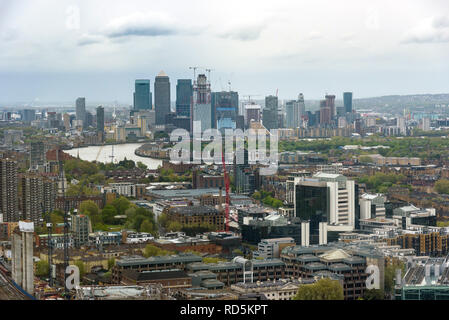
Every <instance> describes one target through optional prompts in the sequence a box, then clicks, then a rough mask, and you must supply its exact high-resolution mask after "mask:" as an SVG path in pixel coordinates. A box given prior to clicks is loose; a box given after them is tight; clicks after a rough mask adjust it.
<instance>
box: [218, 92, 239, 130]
mask: <svg viewBox="0 0 449 320" xmlns="http://www.w3.org/2000/svg"><path fill="white" fill-rule="evenodd" d="M211 101H212V127H213V128H216V129H219V130H220V129H225V128H229V129H235V128H236V125H237V116H238V112H239V94H238V93H237V92H235V91H221V92H212V96H211Z"/></svg>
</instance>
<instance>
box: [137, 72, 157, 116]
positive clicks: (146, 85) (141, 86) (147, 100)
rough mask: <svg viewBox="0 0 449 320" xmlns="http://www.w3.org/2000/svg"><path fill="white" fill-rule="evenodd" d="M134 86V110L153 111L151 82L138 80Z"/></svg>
mask: <svg viewBox="0 0 449 320" xmlns="http://www.w3.org/2000/svg"><path fill="white" fill-rule="evenodd" d="M134 86H135V88H134V110H149V109H152V101H153V99H152V95H151V91H150V80H148V79H137V80H136V82H135V84H134Z"/></svg>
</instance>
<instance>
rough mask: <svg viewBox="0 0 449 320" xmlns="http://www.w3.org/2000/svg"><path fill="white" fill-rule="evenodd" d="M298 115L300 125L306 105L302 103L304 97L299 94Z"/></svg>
mask: <svg viewBox="0 0 449 320" xmlns="http://www.w3.org/2000/svg"><path fill="white" fill-rule="evenodd" d="M298 115H299V125H300V126H301V125H302V122H303V118H304V116H305V115H306V104H305V102H304V95H303V94H302V93H300V94H299V95H298Z"/></svg>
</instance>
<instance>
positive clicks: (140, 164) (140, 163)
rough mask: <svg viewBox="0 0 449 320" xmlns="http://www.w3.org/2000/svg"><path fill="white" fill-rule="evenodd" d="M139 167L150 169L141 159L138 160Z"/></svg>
mask: <svg viewBox="0 0 449 320" xmlns="http://www.w3.org/2000/svg"><path fill="white" fill-rule="evenodd" d="M137 168H139V169H143V170H146V169H148V166H147V165H146V164H144V163H142V162H140V161H137Z"/></svg>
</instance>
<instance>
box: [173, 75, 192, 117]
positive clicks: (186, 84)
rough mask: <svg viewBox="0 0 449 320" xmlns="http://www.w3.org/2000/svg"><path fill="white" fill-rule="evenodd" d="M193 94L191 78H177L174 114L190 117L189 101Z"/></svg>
mask: <svg viewBox="0 0 449 320" xmlns="http://www.w3.org/2000/svg"><path fill="white" fill-rule="evenodd" d="M192 96H193V86H192V80H191V79H178V83H177V84H176V116H178V117H190V103H191V101H192Z"/></svg>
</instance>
